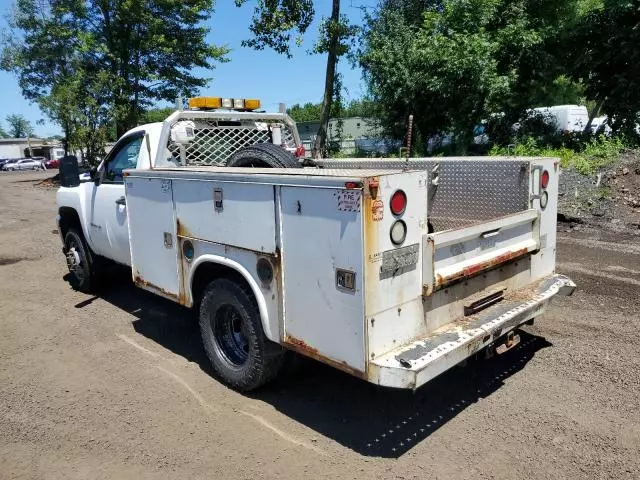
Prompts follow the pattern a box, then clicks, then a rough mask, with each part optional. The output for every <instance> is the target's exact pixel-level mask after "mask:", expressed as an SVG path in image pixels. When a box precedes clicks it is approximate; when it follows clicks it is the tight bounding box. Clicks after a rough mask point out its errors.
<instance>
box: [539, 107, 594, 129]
mask: <svg viewBox="0 0 640 480" xmlns="http://www.w3.org/2000/svg"><path fill="white" fill-rule="evenodd" d="M533 112H534V113H541V114H543V115H545V116H547V117H548V118H549V121H550V122H553V123H555V125H556V128H557V129H558V131H559V132H582V131H583V130H584V128H585V127H586V126H587V123H589V112H588V111H587V107H585V106H584V105H556V106H553V107H538V108H534V109H533Z"/></svg>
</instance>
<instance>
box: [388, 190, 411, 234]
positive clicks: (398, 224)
mask: <svg viewBox="0 0 640 480" xmlns="http://www.w3.org/2000/svg"><path fill="white" fill-rule="evenodd" d="M389 208H391V213H393V214H394V215H395V216H396V217H399V216H400V215H402V214H403V213H404V211H405V210H406V208H407V194H406V193H404V191H402V190H396V191H395V192H394V193H393V195H391V201H390V202H389ZM389 236H390V237H391V242H392V243H393V244H394V245H401V244H402V243H403V242H404V240H405V238H407V224H406V223H404V221H403V220H400V219H397V220H396V221H395V222H393V225H391V231H390V232H389Z"/></svg>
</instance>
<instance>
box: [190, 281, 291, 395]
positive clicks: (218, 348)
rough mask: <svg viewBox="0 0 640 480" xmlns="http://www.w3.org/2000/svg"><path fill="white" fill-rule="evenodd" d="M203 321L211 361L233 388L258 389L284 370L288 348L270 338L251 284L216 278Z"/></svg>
mask: <svg viewBox="0 0 640 480" xmlns="http://www.w3.org/2000/svg"><path fill="white" fill-rule="evenodd" d="M199 323H200V333H201V335H202V343H203V345H204V349H205V352H206V353H207V356H208V357H209V360H210V361H211V365H212V366H213V369H214V370H215V372H216V373H217V374H218V376H219V377H220V378H221V379H222V380H223V381H224V383H226V384H227V385H229V386H230V387H231V388H234V389H236V390H240V391H250V390H254V389H256V388H258V387H261V386H262V385H264V384H265V383H267V382H268V381H269V380H272V379H273V378H274V377H276V376H277V375H278V373H279V372H280V371H281V369H282V366H283V364H284V353H285V350H284V349H283V348H282V347H281V346H280V345H278V344H276V343H273V342H271V341H269V340H268V339H267V338H266V336H265V334H264V331H263V329H262V323H261V320H260V312H259V310H258V305H257V304H256V301H255V298H254V297H253V295H252V292H251V291H250V290H249V289H248V287H246V286H244V285H240V284H238V283H236V282H233V281H231V280H229V279H227V278H219V279H216V280H214V281H212V282H211V283H210V284H209V286H208V287H207V288H206V289H205V291H204V294H203V296H202V301H201V303H200V318H199Z"/></svg>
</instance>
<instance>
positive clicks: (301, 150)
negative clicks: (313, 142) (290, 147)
mask: <svg viewBox="0 0 640 480" xmlns="http://www.w3.org/2000/svg"><path fill="white" fill-rule="evenodd" d="M304 154H305V150H304V146H303V145H298V148H296V157H298V158H302V157H304Z"/></svg>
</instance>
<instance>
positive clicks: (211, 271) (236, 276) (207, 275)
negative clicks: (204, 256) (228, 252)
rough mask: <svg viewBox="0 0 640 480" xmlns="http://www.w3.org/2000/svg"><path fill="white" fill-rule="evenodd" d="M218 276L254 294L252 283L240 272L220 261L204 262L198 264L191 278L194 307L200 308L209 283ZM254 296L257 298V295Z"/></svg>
mask: <svg viewBox="0 0 640 480" xmlns="http://www.w3.org/2000/svg"><path fill="white" fill-rule="evenodd" d="M218 278H228V279H229V280H231V281H233V282H235V283H237V284H238V285H241V286H244V287H246V288H247V289H248V291H249V292H251V294H252V295H253V289H252V288H251V285H249V282H247V280H246V279H245V278H244V277H243V276H242V274H241V273H240V272H238V271H237V270H235V269H233V268H231V267H229V266H227V265H222V264H220V263H214V262H204V263H202V264H200V265H198V267H197V269H196V271H195V273H194V274H193V279H192V280H191V298H192V299H193V308H194V309H195V310H196V311H198V310H199V308H200V300H201V299H202V294H203V293H204V290H205V289H206V288H207V285H209V284H210V283H211V282H212V281H214V280H216V279H218ZM253 296H254V300H255V295H253Z"/></svg>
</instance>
